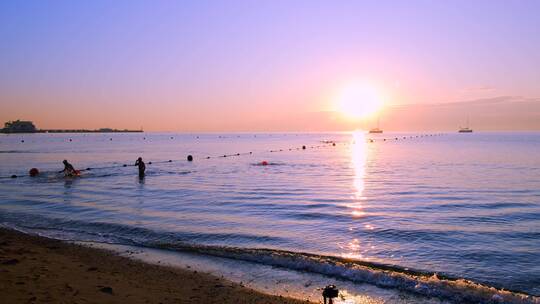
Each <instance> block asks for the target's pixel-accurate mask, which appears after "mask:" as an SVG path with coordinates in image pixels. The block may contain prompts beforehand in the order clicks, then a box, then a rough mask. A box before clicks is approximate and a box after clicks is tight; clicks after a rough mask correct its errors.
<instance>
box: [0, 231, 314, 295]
mask: <svg viewBox="0 0 540 304" xmlns="http://www.w3.org/2000/svg"><path fill="white" fill-rule="evenodd" d="M0 298H1V299H2V303H306V302H302V301H298V300H294V299H288V298H283V297H279V296H272V295H266V294H261V293H259V292H256V291H254V290H251V289H249V288H246V287H243V286H241V285H239V284H235V283H232V282H229V281H227V280H225V279H223V278H218V277H215V276H212V275H209V274H206V273H201V272H197V271H195V270H190V269H177V268H170V267H165V266H158V265H150V264H146V263H143V262H139V261H134V260H131V259H129V258H125V257H119V256H117V255H115V254H113V253H111V252H108V251H106V250H101V249H95V248H88V247H84V246H80V245H75V244H69V243H65V242H62V241H58V240H53V239H48V238H43V237H36V236H29V235H25V234H23V233H20V232H17V231H13V230H8V229H0Z"/></svg>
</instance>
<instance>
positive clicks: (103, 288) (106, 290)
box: [99, 287, 113, 295]
mask: <svg viewBox="0 0 540 304" xmlns="http://www.w3.org/2000/svg"><path fill="white" fill-rule="evenodd" d="M99 291H101V292H104V293H108V294H111V295H112V294H113V290H112V288H111V287H102V288H100V289H99Z"/></svg>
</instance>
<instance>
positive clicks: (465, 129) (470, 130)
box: [458, 116, 472, 133]
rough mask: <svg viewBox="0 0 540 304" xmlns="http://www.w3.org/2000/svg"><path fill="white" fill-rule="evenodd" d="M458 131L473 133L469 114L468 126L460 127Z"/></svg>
mask: <svg viewBox="0 0 540 304" xmlns="http://www.w3.org/2000/svg"><path fill="white" fill-rule="evenodd" d="M458 132H459V133H472V129H471V128H469V117H468V116H467V126H466V127H465V128H463V127H460V128H459V131H458Z"/></svg>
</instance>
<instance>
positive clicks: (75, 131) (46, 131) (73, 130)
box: [0, 129, 144, 134]
mask: <svg viewBox="0 0 540 304" xmlns="http://www.w3.org/2000/svg"><path fill="white" fill-rule="evenodd" d="M142 132H144V131H143V130H127V129H126V130H117V129H111V130H102V129H99V130H86V129H51V130H36V131H33V132H10V131H3V130H0V133H3V134H34V133H142Z"/></svg>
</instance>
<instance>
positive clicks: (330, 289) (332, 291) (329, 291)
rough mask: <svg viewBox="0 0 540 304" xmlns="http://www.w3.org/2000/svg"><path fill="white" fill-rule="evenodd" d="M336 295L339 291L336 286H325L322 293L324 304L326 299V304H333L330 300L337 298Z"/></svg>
mask: <svg viewBox="0 0 540 304" xmlns="http://www.w3.org/2000/svg"><path fill="white" fill-rule="evenodd" d="M338 294H339V290H338V289H337V287H336V285H328V286H326V287H325V288H324V290H323V292H322V296H323V299H324V304H326V299H328V304H333V303H334V301H333V300H332V299H334V298H337V297H338Z"/></svg>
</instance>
